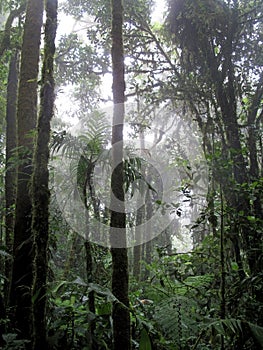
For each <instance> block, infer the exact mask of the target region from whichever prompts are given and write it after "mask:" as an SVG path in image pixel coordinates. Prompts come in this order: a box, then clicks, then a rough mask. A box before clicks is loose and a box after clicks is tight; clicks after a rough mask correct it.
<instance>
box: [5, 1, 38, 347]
mask: <svg viewBox="0 0 263 350" xmlns="http://www.w3.org/2000/svg"><path fill="white" fill-rule="evenodd" d="M42 17H43V0H28V4H27V10H26V19H25V26H24V33H23V43H22V51H21V68H20V79H19V89H18V103H17V130H18V139H17V140H18V159H19V167H18V177H17V178H18V181H17V196H16V211H15V228H14V247H13V256H14V263H13V270H12V282H11V291H10V306H11V307H12V315H13V323H14V326H15V328H16V329H18V331H19V337H20V338H22V339H28V340H31V337H32V298H31V289H32V282H33V272H32V265H33V264H32V230H31V218H32V203H31V195H30V191H29V187H30V178H31V175H32V153H33V146H34V132H35V128H36V120H37V79H38V64H39V48H40V35H41V27H42V23H43V19H42ZM25 320H26V322H25ZM30 347H31V345H30V343H29V344H28V348H30Z"/></svg>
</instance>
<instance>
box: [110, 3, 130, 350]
mask: <svg viewBox="0 0 263 350" xmlns="http://www.w3.org/2000/svg"><path fill="white" fill-rule="evenodd" d="M111 4H112V70H113V87H112V89H113V101H114V112H113V126H112V147H113V148H112V157H113V171H112V177H111V190H112V193H113V196H112V200H111V205H113V206H114V210H112V212H111V230H110V231H111V232H110V234H111V237H110V240H111V246H112V247H111V254H112V268H113V271H112V292H113V294H114V295H115V297H116V298H117V299H118V300H119V301H120V302H121V303H122V304H123V305H121V304H119V303H115V304H114V305H113V313H112V318H113V344H114V345H113V347H114V349H115V350H123V349H125V350H129V349H130V348H131V340H130V315H129V310H128V307H129V297H128V290H129V275H128V256H127V248H126V230H125V226H126V215H125V204H124V186H123V184H124V176H123V122H124V100H125V98H124V91H125V81H124V56H123V38H122V24H123V6H122V1H121V0H112V2H111ZM117 247H118V248H117Z"/></svg>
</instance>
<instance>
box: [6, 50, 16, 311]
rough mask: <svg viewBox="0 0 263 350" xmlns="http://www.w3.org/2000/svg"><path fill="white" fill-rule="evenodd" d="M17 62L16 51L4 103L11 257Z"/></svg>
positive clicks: (8, 268) (7, 214)
mask: <svg viewBox="0 0 263 350" xmlns="http://www.w3.org/2000/svg"><path fill="white" fill-rule="evenodd" d="M18 61H19V54H18V51H17V50H16V51H15V52H14V53H13V55H12V57H11V60H10V64H9V74H8V82H7V101H6V174H5V245H6V249H7V252H8V253H9V254H11V255H12V249H13V234H14V223H15V200H16V175H17V174H16V165H15V164H14V162H12V157H13V156H14V155H15V148H16V144H17V142H16V132H17V130H16V102H17V89H18ZM11 267H12V265H11V261H10V259H6V261H5V276H6V278H7V280H6V281H5V288H4V295H5V303H6V305H8V299H9V288H10V279H11Z"/></svg>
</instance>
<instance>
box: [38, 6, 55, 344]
mask: <svg viewBox="0 0 263 350" xmlns="http://www.w3.org/2000/svg"><path fill="white" fill-rule="evenodd" d="M57 5H58V4H57V0H46V25H45V47H44V61H43V68H42V87H41V95H40V113H39V118H38V126H37V140H36V148H35V154H34V162H33V166H34V171H33V182H32V197H33V200H32V202H33V217H32V228H33V234H34V255H35V256H34V258H35V260H34V284H33V299H34V304H33V315H34V338H33V340H34V344H33V345H34V346H33V348H34V350H46V349H47V325H46V303H47V274H48V253H47V249H48V238H49V197H50V193H49V186H48V185H49V171H48V161H49V141H50V129H51V126H50V124H51V119H52V116H53V107H54V77H53V60H54V53H55V38H56V30H57Z"/></svg>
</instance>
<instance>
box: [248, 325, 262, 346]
mask: <svg viewBox="0 0 263 350" xmlns="http://www.w3.org/2000/svg"><path fill="white" fill-rule="evenodd" d="M248 326H249V328H250V331H251V333H252V334H253V337H255V338H256V339H257V341H258V342H259V343H260V345H261V346H263V327H260V326H258V325H256V324H253V323H250V322H248Z"/></svg>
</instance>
